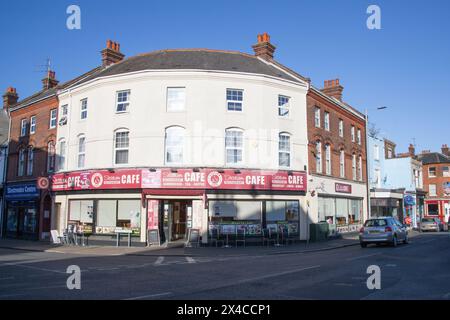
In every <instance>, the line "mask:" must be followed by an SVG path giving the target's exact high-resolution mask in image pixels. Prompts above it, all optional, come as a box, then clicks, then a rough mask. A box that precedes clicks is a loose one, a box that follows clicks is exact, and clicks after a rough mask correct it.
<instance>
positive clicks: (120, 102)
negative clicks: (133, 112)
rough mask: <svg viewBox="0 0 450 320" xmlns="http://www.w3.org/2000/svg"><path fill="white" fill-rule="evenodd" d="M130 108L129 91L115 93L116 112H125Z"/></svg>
mask: <svg viewBox="0 0 450 320" xmlns="http://www.w3.org/2000/svg"><path fill="white" fill-rule="evenodd" d="M129 106H130V90H124V91H118V92H117V93H116V112H127V111H128V107H129Z"/></svg>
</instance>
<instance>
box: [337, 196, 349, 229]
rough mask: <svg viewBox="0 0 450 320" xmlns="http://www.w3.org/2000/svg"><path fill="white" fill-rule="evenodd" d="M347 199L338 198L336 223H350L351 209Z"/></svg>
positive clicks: (340, 224)
mask: <svg viewBox="0 0 450 320" xmlns="http://www.w3.org/2000/svg"><path fill="white" fill-rule="evenodd" d="M348 209H349V208H348V200H347V199H336V225H338V226H344V225H347V224H348V217H349V210H348Z"/></svg>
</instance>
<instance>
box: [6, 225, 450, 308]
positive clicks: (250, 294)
mask: <svg viewBox="0 0 450 320" xmlns="http://www.w3.org/2000/svg"><path fill="white" fill-rule="evenodd" d="M217 250H218V251H217V254H213V255H212V254H210V255H205V256H184V255H173V254H171V251H170V250H167V251H161V252H157V253H156V252H155V253H152V254H147V255H138V254H136V255H124V256H103V257H98V256H88V255H72V254H59V253H49V252H27V251H17V250H9V249H1V250H0V299H2V300H5V299H130V300H144V299H183V300H184V299H189V300H191V299H201V300H208V299H258V300H259V299H262V300H266V299H283V300H286V299H288V300H290V299H305V300H309V299H440V300H442V299H444V300H448V299H450V270H449V268H448V266H449V265H450V234H449V233H441V234H432V233H429V234H421V235H419V236H417V237H415V238H413V239H411V243H410V244H408V245H400V246H398V247H397V248H392V247H384V246H383V247H375V246H373V247H368V248H366V249H362V248H360V247H359V246H352V247H346V248H342V249H335V250H329V251H322V252H313V253H302V254H296V253H289V254H276V255H273V254H271V255H266V254H252V253H251V250H250V249H249V248H247V249H245V254H244V253H243V254H242V255H238V256H234V255H231V256H230V255H221V254H220V252H222V251H221V250H226V249H222V248H218V249H217ZM70 265H77V266H79V267H80V268H81V290H68V289H67V286H66V281H67V278H68V276H69V275H68V274H67V273H66V270H67V267H68V266H70ZM370 265H377V266H379V267H380V268H381V289H380V290H369V289H368V288H367V285H366V280H367V278H368V277H369V275H368V274H367V273H366V271H367V267H368V266H370Z"/></svg>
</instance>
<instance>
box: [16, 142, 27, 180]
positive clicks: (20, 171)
mask: <svg viewBox="0 0 450 320" xmlns="http://www.w3.org/2000/svg"><path fill="white" fill-rule="evenodd" d="M26 157H27V156H26V154H25V148H24V147H22V148H20V149H19V153H18V159H17V160H18V161H17V176H18V177H23V176H25V171H26V167H25V166H26V162H27V161H26Z"/></svg>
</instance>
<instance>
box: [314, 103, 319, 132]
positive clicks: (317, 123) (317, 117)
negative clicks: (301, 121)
mask: <svg viewBox="0 0 450 320" xmlns="http://www.w3.org/2000/svg"><path fill="white" fill-rule="evenodd" d="M314 124H315V126H316V128H320V108H319V107H316V108H315V109H314Z"/></svg>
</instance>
